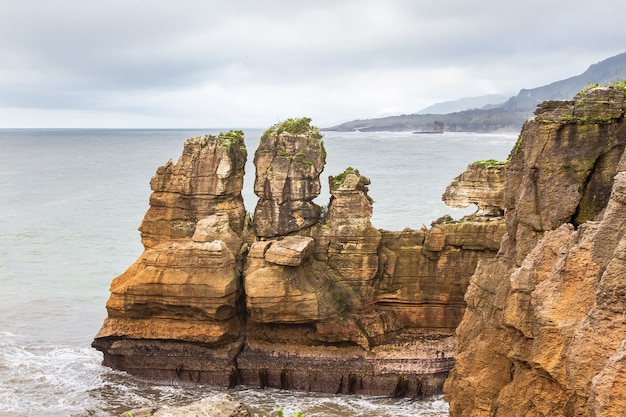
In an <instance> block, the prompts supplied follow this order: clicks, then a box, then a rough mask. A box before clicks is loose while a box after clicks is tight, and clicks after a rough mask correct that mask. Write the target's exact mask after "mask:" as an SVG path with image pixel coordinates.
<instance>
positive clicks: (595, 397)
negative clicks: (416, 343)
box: [445, 87, 626, 417]
mask: <svg viewBox="0 0 626 417" xmlns="http://www.w3.org/2000/svg"><path fill="white" fill-rule="evenodd" d="M624 94H625V92H624V90H623V89H622V88H619V87H611V88H596V89H591V90H589V91H587V92H584V93H582V94H580V95H579V96H577V97H576V98H575V99H574V100H568V101H558V102H557V101H553V102H547V103H544V104H543V105H541V106H539V108H538V109H537V111H536V113H535V114H536V117H535V118H534V119H533V120H530V121H528V122H527V123H526V124H525V126H524V128H523V129H522V132H521V134H520V137H519V139H518V143H517V145H516V146H515V148H514V149H513V151H512V153H511V157H510V163H509V168H508V170H507V172H506V182H505V209H506V228H507V233H506V235H505V237H504V239H503V243H502V246H501V248H500V251H499V254H498V256H497V257H496V258H494V259H491V260H483V261H482V262H481V264H480V266H479V267H478V268H477V270H476V272H475V274H474V276H473V277H472V279H471V283H470V286H469V288H468V290H467V293H466V296H465V300H466V302H467V309H466V311H465V315H464V317H463V320H462V322H461V323H460V325H459V327H458V329H457V336H458V343H459V353H458V356H457V363H456V366H455V368H454V370H453V372H452V374H451V377H450V378H449V380H448V381H447V382H446V386H445V392H446V399H447V400H448V401H449V402H450V413H451V416H454V417H459V416H467V417H469V416H471V417H479V416H496V417H498V416H502V417H504V416H506V417H516V416H520V417H521V416H568V417H569V416H581V417H599V416H621V415H626V400H625V398H626V366H625V365H626V363H625V361H624V357H625V356H624V346H625V344H626V320H625V319H624V311H626V310H625V309H626V298H625V297H624V294H626V280H625V279H624V276H626V264H625V263H624V248H626V244H625V242H626V240H625V239H624V236H625V233H626V209H625V207H626V205H625V204H626V194H625V192H626V156H625V155H624V147H625V146H626V124H625V123H624Z"/></svg>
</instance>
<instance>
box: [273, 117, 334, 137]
mask: <svg viewBox="0 0 626 417" xmlns="http://www.w3.org/2000/svg"><path fill="white" fill-rule="evenodd" d="M283 132H287V133H289V134H291V135H303V134H306V133H310V134H311V136H313V137H314V138H316V139H321V138H322V135H321V134H320V132H319V130H318V128H317V127H315V126H311V118H310V117H301V118H299V119H293V118H290V119H287V120H284V121H282V122H279V123H276V124H275V125H273V126H272V127H270V128H269V129H267V130H266V131H265V133H263V136H262V137H261V138H262V139H266V138H267V137H268V136H269V135H271V134H272V133H276V134H277V135H280V134H281V133H283Z"/></svg>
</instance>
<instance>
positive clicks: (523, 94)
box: [324, 52, 626, 132]
mask: <svg viewBox="0 0 626 417" xmlns="http://www.w3.org/2000/svg"><path fill="white" fill-rule="evenodd" d="M623 79H626V52H623V53H621V54H618V55H615V56H613V57H610V58H607V59H605V60H603V61H600V62H598V63H596V64H593V65H591V66H590V67H589V68H588V69H587V70H586V71H585V72H583V73H582V74H580V75H576V76H574V77H570V78H566V79H564V80H560V81H555V82H553V83H551V84H547V85H544V86H541V87H536V88H531V89H525V88H524V89H521V90H520V91H519V93H518V94H517V95H515V96H512V97H509V98H508V99H505V100H503V101H501V102H500V103H489V102H488V101H489V99H485V97H490V96H491V95H488V96H481V97H468V98H462V99H459V100H453V101H448V102H443V103H437V104H434V105H432V106H430V107H427V108H425V109H423V110H421V111H419V112H418V113H414V114H402V115H398V116H388V117H382V118H375V119H364V120H353V121H350V122H345V123H342V124H339V125H337V126H334V127H330V128H326V129H324V130H335V131H344V132H345V131H357V130H358V131H421V132H428V131H431V130H432V129H433V126H434V123H435V122H443V123H445V130H446V131H455V132H494V131H519V129H520V128H521V127H522V124H523V123H524V122H525V121H526V120H527V119H528V118H530V117H532V115H533V112H534V110H535V108H536V107H537V105H538V104H539V103H541V102H543V101H545V100H561V99H565V100H566V99H571V98H572V97H574V96H575V95H576V94H578V92H579V91H580V90H582V89H583V88H584V87H586V86H588V85H590V84H599V85H608V84H610V83H613V82H616V81H620V80H623ZM481 100H483V101H484V100H487V103H484V104H483V105H482V106H480V105H478V104H476V103H481ZM478 107H480V108H478ZM446 109H451V110H446ZM439 112H441V113H439Z"/></svg>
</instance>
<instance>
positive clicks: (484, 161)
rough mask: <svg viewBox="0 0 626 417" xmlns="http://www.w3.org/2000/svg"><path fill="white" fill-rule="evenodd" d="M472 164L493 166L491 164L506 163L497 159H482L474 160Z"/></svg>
mask: <svg viewBox="0 0 626 417" xmlns="http://www.w3.org/2000/svg"><path fill="white" fill-rule="evenodd" d="M472 165H478V166H493V165H506V162H505V161H498V160H497V159H484V160H482V161H474V162H472Z"/></svg>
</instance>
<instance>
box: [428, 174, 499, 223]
mask: <svg viewBox="0 0 626 417" xmlns="http://www.w3.org/2000/svg"><path fill="white" fill-rule="evenodd" d="M505 169H506V163H496V162H493V163H488V162H476V163H473V164H470V165H468V166H467V169H466V170H465V172H463V173H462V174H460V175H459V176H457V177H456V178H455V179H454V181H452V182H451V183H450V185H448V187H447V188H446V191H445V192H444V193H443V196H442V197H441V198H442V199H443V201H444V202H445V203H446V205H448V206H450V207H456V208H467V207H469V206H470V205H472V204H474V205H476V207H477V210H476V215H479V216H502V215H503V214H504V172H505Z"/></svg>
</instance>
